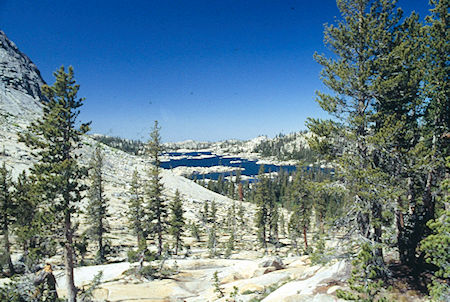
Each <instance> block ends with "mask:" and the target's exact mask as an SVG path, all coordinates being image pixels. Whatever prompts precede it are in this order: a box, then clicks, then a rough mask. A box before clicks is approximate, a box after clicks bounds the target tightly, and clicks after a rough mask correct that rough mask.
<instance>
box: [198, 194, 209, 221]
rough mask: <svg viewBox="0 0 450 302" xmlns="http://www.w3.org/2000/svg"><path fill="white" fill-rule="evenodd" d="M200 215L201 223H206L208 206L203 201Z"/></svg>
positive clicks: (206, 202)
mask: <svg viewBox="0 0 450 302" xmlns="http://www.w3.org/2000/svg"><path fill="white" fill-rule="evenodd" d="M200 215H201V221H202V222H203V223H208V220H209V205H208V201H207V200H205V202H204V203H203V211H202V212H201V213H200Z"/></svg>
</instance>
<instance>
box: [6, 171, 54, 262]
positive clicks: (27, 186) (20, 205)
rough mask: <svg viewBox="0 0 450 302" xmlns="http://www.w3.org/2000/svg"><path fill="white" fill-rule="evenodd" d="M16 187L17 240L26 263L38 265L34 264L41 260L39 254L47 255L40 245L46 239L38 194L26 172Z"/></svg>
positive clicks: (21, 175)
mask: <svg viewBox="0 0 450 302" xmlns="http://www.w3.org/2000/svg"><path fill="white" fill-rule="evenodd" d="M14 186H15V192H14V200H15V202H16V204H17V209H16V211H15V217H16V221H15V225H16V226H15V234H16V240H17V243H18V244H19V245H20V246H21V248H22V250H23V252H24V258H25V263H26V264H28V265H31V264H36V263H33V262H34V260H37V259H36V258H39V257H38V253H39V254H43V255H45V254H46V251H45V246H40V244H39V241H40V240H42V239H41V238H45V235H44V232H45V229H44V227H43V226H42V224H41V223H40V222H39V218H40V215H39V214H40V213H39V209H38V207H37V206H38V204H39V202H38V199H39V198H38V196H37V195H38V194H36V192H35V191H33V189H34V188H33V187H34V186H33V183H32V180H31V179H30V178H29V177H28V176H27V175H26V174H25V171H23V172H22V173H21V174H20V175H19V177H18V178H17V181H16V183H15V184H14ZM47 240H48V239H47Z"/></svg>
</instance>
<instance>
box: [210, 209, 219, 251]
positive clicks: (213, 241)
mask: <svg viewBox="0 0 450 302" xmlns="http://www.w3.org/2000/svg"><path fill="white" fill-rule="evenodd" d="M210 221H211V223H210V225H209V226H208V249H209V254H210V257H215V256H216V255H217V244H218V239H217V208H216V202H215V201H214V200H213V201H212V202H211V213H210Z"/></svg>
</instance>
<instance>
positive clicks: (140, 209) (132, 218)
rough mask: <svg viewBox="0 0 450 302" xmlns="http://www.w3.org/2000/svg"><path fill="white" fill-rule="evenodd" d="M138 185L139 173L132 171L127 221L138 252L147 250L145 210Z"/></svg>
mask: <svg viewBox="0 0 450 302" xmlns="http://www.w3.org/2000/svg"><path fill="white" fill-rule="evenodd" d="M140 188H141V186H140V184H139V173H138V171H137V170H134V172H133V176H132V178H131V187H130V195H131V197H130V199H129V201H128V221H129V223H130V225H131V229H132V231H133V234H134V235H136V238H137V246H138V249H139V250H146V249H147V242H146V240H147V234H146V231H145V230H146V228H145V225H144V217H145V209H144V204H143V203H144V199H143V193H142V192H141V189H140Z"/></svg>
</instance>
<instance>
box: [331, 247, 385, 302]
mask: <svg viewBox="0 0 450 302" xmlns="http://www.w3.org/2000/svg"><path fill="white" fill-rule="evenodd" d="M376 249H377V248H376V247H373V246H371V244H370V243H368V242H365V243H363V244H362V246H361V247H360V252H359V253H358V255H357V257H356V258H355V259H354V260H353V261H352V266H353V268H352V274H351V277H350V279H349V280H348V283H349V285H350V288H351V290H352V291H344V290H339V291H338V292H337V296H338V298H342V299H346V300H356V301H361V302H374V301H378V302H384V301H387V299H386V298H385V297H384V296H383V295H382V288H383V284H384V283H383V281H382V280H380V279H378V276H379V274H380V271H381V270H383V267H380V266H379V265H377V256H376V254H375V253H376V252H375V251H376Z"/></svg>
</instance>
